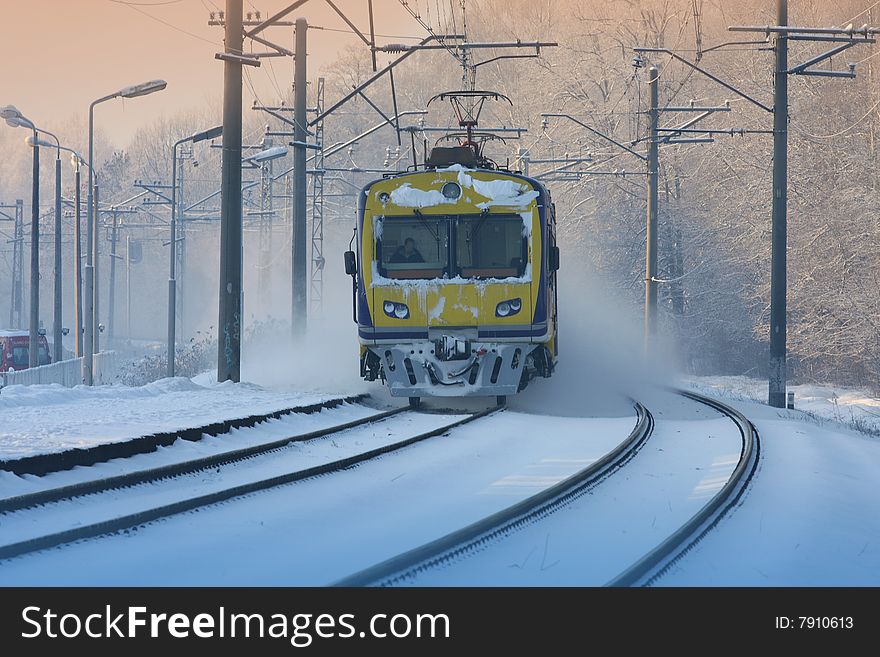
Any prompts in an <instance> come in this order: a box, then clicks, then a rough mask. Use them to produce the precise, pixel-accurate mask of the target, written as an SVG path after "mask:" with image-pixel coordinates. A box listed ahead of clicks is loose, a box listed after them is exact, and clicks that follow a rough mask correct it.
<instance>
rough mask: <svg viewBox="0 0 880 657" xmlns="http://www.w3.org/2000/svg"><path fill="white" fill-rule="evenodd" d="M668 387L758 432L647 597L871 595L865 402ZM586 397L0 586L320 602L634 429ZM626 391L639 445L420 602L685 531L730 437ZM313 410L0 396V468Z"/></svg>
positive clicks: (556, 399)
mask: <svg viewBox="0 0 880 657" xmlns="http://www.w3.org/2000/svg"><path fill="white" fill-rule="evenodd" d="M199 381H201V383H200V382H199ZM685 385H686V386H688V387H691V388H693V389H695V390H698V391H700V392H703V393H707V394H710V395H712V396H717V397H721V398H723V399H726V400H728V401H730V402H731V403H732V405H734V406H736V407H738V408H740V409H741V410H742V411H743V412H744V413H745V415H746V416H747V417H749V418H750V419H751V420H752V421H753V422H754V423H755V425H756V426H757V428H758V431H759V432H760V435H761V441H762V454H761V461H760V465H759V470H758V472H757V474H756V476H755V479H754V480H753V482H752V485H751V486H750V488H749V490H748V492H747V494H746V496H745V498H744V499H743V501H742V504H741V505H740V506H738V507H737V508H736V509H734V510H733V511H732V512H731V513H730V514H729V515H728V516H727V517H726V518H725V519H724V520H722V521H721V522H720V523H719V525H718V526H717V527H716V528H715V529H713V530H712V531H711V532H710V533H709V534H708V535H707V536H706V537H705V539H704V540H703V541H702V542H701V543H700V544H699V545H698V546H697V547H696V549H694V550H692V551H691V552H690V553H689V554H688V555H687V556H686V557H685V558H683V559H682V560H681V561H679V562H678V563H677V564H676V566H675V567H674V568H673V569H672V570H671V571H670V572H669V573H668V574H667V575H666V576H665V577H663V578H662V579H661V580H660V582H659V585H670V586H678V585H759V586H760V585H874V586H876V585H880V495H878V494H877V491H878V487H877V482H878V481H880V438H877V437H875V436H872V435H869V434H868V433H861V432H858V431H856V430H855V428H854V427H861V428H864V429H867V430H869V431H870V430H880V422H878V420H880V417H878V415H880V401H878V400H877V399H875V398H872V397H871V396H870V395H867V394H864V393H861V392H858V391H849V390H842V389H838V388H831V387H821V386H797V387H795V388H794V391H795V393H796V401H795V403H796V406H797V409H798V410H784V409H771V408H768V407H767V406H766V405H764V404H763V403H757V402H756V401H753V400H761V401H763V399H764V395H765V392H766V383H765V382H763V381H756V380H753V379H745V378H741V377H712V378H700V379H693V378H692V379H689V380H688V381H687V382H686V384H685ZM381 390H382V389H381V388H377V389H376V393H377V398H378V399H380V400H381V399H383V397H382V392H381ZM594 392H595V391H594ZM606 392H607V396H608V399H605V395H603V394H591V395H586V394H585V392H584V390H583V389H582V388H578V387H576V386H573V385H565V386H562V387H560V386H558V385H555V386H554V385H553V381H551V382H550V385H547V386H544V387H543V388H542V387H535V389H534V390H532V389H530V390H528V391H526V392H525V393H523V394H522V395H520V396H518V397H516V398H514V399H512V400H511V408H510V409H509V410H507V411H505V412H504V413H502V414H500V415H498V416H495V417H493V418H487V419H485V420H480V421H477V422H475V423H472V424H469V425H467V426H464V427H461V428H459V429H456V430H454V431H453V432H452V433H451V435H449V436H448V437H443V438H438V439H432V440H430V441H427V442H425V443H420V444H418V445H415V446H412V447H410V448H407V449H405V450H403V451H401V452H395V453H393V454H389V455H386V456H385V457H382V458H380V459H377V460H375V461H371V462H368V463H365V464H363V465H361V466H360V467H357V468H354V469H351V470H348V471H345V472H340V473H336V474H333V475H329V476H325V477H318V478H315V479H312V480H308V481H303V482H299V483H297V484H292V485H287V486H283V487H279V488H277V489H273V490H270V491H266V492H264V493H259V494H253V495H248V496H245V497H242V498H237V499H234V500H230V501H228V502H225V503H222V504H218V505H214V506H212V507H209V508H207V509H202V510H200V511H199V512H198V513H185V514H181V515H178V516H174V517H171V518H167V519H165V520H162V521H159V522H155V523H149V524H148V525H146V526H143V527H141V528H139V529H138V530H137V531H134V532H131V533H129V534H126V535H116V536H111V537H105V538H101V539H96V540H89V541H82V542H79V543H76V544H72V545H67V546H64V547H61V548H58V549H53V550H48V551H44V552H40V553H36V554H32V555H28V556H25V557H22V558H17V559H13V560H9V561H5V562H2V563H0V584H12V583H27V584H35V583H40V584H73V583H79V584H114V585H124V584H154V583H155V584H169V585H173V584H327V583H331V582H333V581H335V580H336V579H338V578H341V577H344V576H346V575H349V574H351V573H353V572H355V571H357V570H360V569H362V568H365V567H368V566H370V565H372V564H374V563H376V562H378V561H381V560H382V559H385V558H388V557H390V556H393V555H394V554H396V553H399V552H401V551H404V550H407V549H411V548H413V547H416V546H418V545H421V544H423V543H425V542H427V541H430V540H433V539H435V538H437V537H439V536H441V535H443V534H445V533H448V532H449V531H453V530H455V529H459V528H461V527H462V526H463V525H465V524H467V523H469V522H473V521H475V520H478V519H480V518H482V517H484V516H485V515H487V514H489V513H492V512H493V511H496V510H498V509H500V508H502V507H504V506H508V505H509V504H511V503H513V502H515V501H517V500H519V499H523V498H524V497H525V496H527V495H529V494H531V493H533V492H535V491H536V490H539V489H540V488H542V487H544V486H547V485H550V484H552V483H553V482H554V481H558V480H559V479H560V478H562V477H565V476H567V475H568V474H570V473H571V472H573V471H574V469H578V468H581V467H584V465H585V464H587V463H589V462H590V461H592V460H594V459H596V458H598V457H599V456H601V455H602V454H603V453H605V452H606V451H607V450H608V449H610V448H611V447H612V446H613V445H615V444H617V443H618V442H619V441H620V440H622V439H623V437H624V436H625V435H626V433H627V432H628V431H629V429H631V427H632V415H631V410H629V412H627V406H628V404H627V403H626V402H625V401H623V400H622V399H620V398H617V399H611V398H612V397H614V395H612V394H611V393H610V391H606ZM634 394H635V395H636V396H637V397H638V398H639V400H640V401H642V402H643V403H645V405H646V406H647V407H648V408H649V409H650V410H651V411H652V412H653V414H654V416H655V418H656V420H657V428H656V435H654V436H653V437H652V438H651V440H650V441H649V442H648V443H647V444H646V446H645V447H644V448H643V449H642V451H641V452H640V453H639V454H638V455H636V456H635V458H633V459H632V461H630V462H629V463H628V464H627V465H626V466H624V468H623V469H621V470H620V471H618V472H616V473H615V474H613V475H612V476H611V477H609V478H608V479H606V480H605V481H603V482H602V483H600V484H599V485H598V486H597V487H596V488H595V489H594V490H593V491H592V492H591V493H590V494H588V495H585V496H583V497H581V498H579V499H578V500H576V501H575V502H574V503H572V504H570V505H568V506H567V507H565V508H563V509H562V510H560V511H558V512H556V513H554V514H552V515H550V516H547V517H546V518H544V519H542V520H540V521H538V522H535V523H532V524H531V525H529V526H527V527H526V528H524V529H523V530H522V531H518V532H515V533H513V534H511V535H509V536H508V537H507V538H505V539H504V540H503V541H499V542H497V543H495V544H491V545H488V546H487V547H486V548H485V549H482V550H480V551H479V552H476V553H474V555H473V556H472V557H469V558H465V559H460V560H459V561H457V562H456V563H454V564H452V565H450V566H448V567H445V568H443V569H439V570H436V571H431V572H428V573H426V574H425V577H424V578H423V579H422V580H420V581H419V582H418V583H419V584H439V585H447V584H465V585H470V584H502V585H519V584H525V585H533V584H554V585H557V584H562V585H570V584H585V583H589V584H601V583H604V582H605V581H607V580H608V579H609V578H610V577H612V576H614V575H616V574H618V572H619V571H620V570H622V569H623V568H624V567H625V566H627V565H628V563H627V562H631V561H632V560H633V559H635V558H637V557H638V556H639V554H640V553H643V552H644V551H646V550H648V549H650V548H651V547H652V545H655V544H656V543H657V542H659V541H660V540H662V538H664V537H665V535H666V534H668V532H669V531H671V530H672V529H674V527H675V525H676V523H680V522H682V521H683V520H684V519H685V517H687V516H688V515H689V514H691V513H693V512H694V510H695V509H696V508H697V507H698V506H699V504H701V503H702V502H703V501H704V500H705V499H707V498H708V496H709V495H711V493H712V492H714V491H715V490H717V489H718V487H719V486H720V485H721V484H722V483H723V481H724V478H725V477H726V476H727V474H728V473H729V471H730V469H731V468H732V464H733V461H734V459H735V455H736V453H738V447H737V445H738V443H737V438H738V436H737V435H736V433H735V430H734V429H733V425H731V424H729V423H727V422H726V421H725V420H723V419H721V418H720V417H719V416H718V415H717V414H715V413H714V412H712V411H710V410H708V409H705V407H702V410H699V409H701V407H700V406H699V405H697V404H694V403H693V402H687V401H685V400H683V399H682V398H681V397H677V396H675V395H672V394H671V393H669V392H666V391H663V390H659V391H655V392H651V391H649V390H646V389H644V388H643V389H640V391H639V392H638V393H634ZM332 396H336V395H332V394H331V393H329V392H328V393H314V392H297V391H291V390H288V389H284V388H262V387H259V386H256V385H252V384H223V385H216V384H207V383H205V382H204V381H203V380H199V379H197V380H196V381H191V380H188V379H168V380H164V381H160V382H157V383H155V384H151V385H149V386H145V387H143V388H125V387H121V386H112V387H103V388H94V389H86V388H75V389H64V388H60V387H56V386H32V387H29V388H22V387H18V388H14V387H10V388H7V389H4V390H3V392H2V394H0V417H2V420H0V456H4V457H6V458H9V457H10V456H13V455H18V456H21V455H29V454H33V453H38V452H40V451H46V450H50V449H63V448H67V447H71V446H83V445H91V444H95V442H96V441H98V442H100V441H106V440H124V439H126V438H127V437H131V436H139V435H141V434H143V433H145V432H147V431H159V430H171V429H174V428H182V427H188V426H192V425H195V424H203V423H205V422H212V421H217V420H219V419H222V418H231V417H240V416H242V415H250V414H253V413H261V412H267V411H271V410H276V409H277V408H281V407H288V406H296V405H301V404H309V403H315V402H318V401H321V400H323V399H326V398H328V397H332ZM385 401H387V400H385ZM382 403H384V402H382ZM470 410H475V409H470ZM805 410H806V411H808V412H809V414H807V413H804V411H805ZM372 412H373V410H372V409H370V408H369V407H366V406H359V405H345V406H342V407H340V408H338V409H333V410H332V411H326V412H322V413H318V414H315V415H310V416H290V417H288V418H284V419H282V420H278V421H274V422H268V423H265V424H263V425H260V426H258V427H254V428H252V429H242V430H235V431H233V432H231V433H230V434H229V435H226V436H223V437H220V438H216V439H206V440H204V441H200V442H199V443H186V444H180V443H179V444H175V445H173V446H171V447H168V448H163V449H161V450H159V451H158V452H156V453H154V454H144V455H139V456H136V457H133V458H131V459H119V460H116V461H112V462H110V463H107V464H100V465H98V466H93V467H91V468H76V469H74V470H71V471H69V472H65V473H57V474H54V475H50V476H48V477H44V478H33V477H30V478H18V477H14V476H13V475H9V474H8V473H7V474H4V475H3V476H2V477H0V494H4V495H12V494H17V493H20V492H26V491H29V490H35V489H37V488H40V487H46V486H54V485H61V484H65V483H71V482H73V481H83V480H86V479H91V478H95V477H99V476H106V475H109V474H118V473H120V472H124V471H130V470H132V469H140V468H144V467H150V466H154V465H159V464H162V463H169V462H172V461H175V460H182V459H186V458H192V457H197V456H202V455H204V454H208V453H216V452H218V451H224V450H227V449H231V448H237V447H240V446H244V445H249V444H256V443H258V442H261V441H265V440H271V439H274V438H277V437H280V436H282V435H290V434H294V433H301V432H304V431H311V430H314V429H316V428H322V427H328V426H331V425H334V424H339V423H342V422H346V421H350V420H352V419H355V418H358V417H364V416H366V415H368V414H370V413H372ZM585 415H589V416H591V417H582V416H585ZM444 419H446V418H443V417H442V416H439V415H433V416H432V415H425V416H422V417H420V418H419V424H418V426H416V425H408V424H407V422H406V421H395V422H387V423H379V424H377V425H370V426H369V427H368V428H363V429H362V430H356V431H354V432H353V433H350V434H348V435H347V436H346V435H345V434H343V435H337V436H332V437H329V438H327V439H321V440H319V441H317V442H316V443H314V444H309V445H308V446H299V447H296V448H293V449H290V450H286V451H287V452H288V453H287V454H286V455H285V456H284V459H283V460H282V459H279V458H276V457H275V456H273V457H271V458H264V459H262V460H260V459H257V460H255V461H254V462H252V463H250V464H249V465H248V468H245V469H241V470H239V469H235V468H230V469H229V470H226V469H221V470H220V471H219V472H217V473H210V474H209V475H204V476H202V475H199V476H194V477H188V478H183V479H180V480H179V481H177V482H176V483H174V484H170V482H166V484H169V485H167V486H166V484H149V485H147V486H143V487H139V488H137V489H132V490H129V491H120V492H119V493H118V494H116V493H114V494H111V495H109V496H107V497H106V499H104V500H103V501H102V502H101V503H100V504H99V503H98V497H94V496H88V497H85V498H81V499H79V500H77V501H75V502H71V503H68V504H67V505H65V506H64V508H63V509H62V508H61V507H60V506H59V507H58V509H57V513H56V512H52V511H51V510H50V512H49V515H43V516H40V515H39V514H37V513H35V514H34V516H33V520H35V521H36V520H37V519H38V518H44V519H45V518H49V519H50V520H51V523H50V524H52V527H54V528H60V527H62V526H73V525H75V524H76V523H78V522H90V521H92V520H93V519H94V518H95V517H102V516H101V515H100V514H104V515H109V514H110V513H116V512H126V511H134V510H136V509H137V508H142V507H143V506H144V505H147V506H149V505H150V504H153V503H162V502H164V501H167V500H168V499H171V498H175V496H179V495H186V494H189V493H195V492H196V489H198V492H203V491H205V492H206V491H207V490H214V489H215V488H216V487H218V486H220V487H222V486H225V485H227V484H229V485H232V484H234V483H238V482H239V478H240V477H246V476H250V475H251V474H254V475H262V474H271V473H272V472H274V469H275V468H278V467H283V468H286V469H291V468H297V467H303V466H304V465H310V464H313V463H314V462H316V460H327V459H330V458H336V457H338V456H341V455H344V454H348V453H350V451H351V450H355V451H357V450H360V449H366V448H368V447H369V446H370V445H377V444H384V443H387V442H390V441H392V440H393V439H395V438H400V437H402V434H404V433H408V432H413V431H415V430H418V429H419V428H423V427H428V426H433V425H434V424H436V423H438V422H442V421H443V420H444ZM264 468H265V469H266V470H265V472H263V470H262V469H264ZM139 491H140V492H139ZM169 496H170V497H169ZM93 502H94V508H93V507H92V503H93ZM52 513H55V515H54V516H52ZM96 514H97V515H96ZM6 520H8V521H9V522H6V521H4V524H3V526H2V527H0V534H2V533H3V530H4V528H5V529H6V530H8V532H9V533H8V534H7V535H6V536H5V537H4V538H3V540H2V541H0V542H8V541H12V540H15V538H16V537H19V538H20V537H22V536H25V535H29V534H26V533H21V532H25V530H26V529H27V523H28V516H27V512H26V511H25V512H22V515H20V516H18V515H16V516H15V517H7V519H6ZM13 521H14V522H13ZM58 523H61V524H58ZM35 527H36V526H35ZM28 531H30V530H28ZM34 531H36V528H35V529H34ZM74 565H75V567H73V566H74Z"/></svg>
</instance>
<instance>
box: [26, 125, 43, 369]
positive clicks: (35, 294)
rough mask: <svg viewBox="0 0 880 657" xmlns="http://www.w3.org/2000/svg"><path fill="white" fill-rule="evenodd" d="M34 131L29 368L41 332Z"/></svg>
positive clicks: (37, 160)
mask: <svg viewBox="0 0 880 657" xmlns="http://www.w3.org/2000/svg"><path fill="white" fill-rule="evenodd" d="M36 142H37V131H36V130H34V171H33V190H32V196H31V307H30V322H29V329H30V330H29V332H28V335H29V337H28V367H36V366H37V365H38V364H39V362H40V359H39V337H38V336H39V330H40V148H39V146H37V143H36Z"/></svg>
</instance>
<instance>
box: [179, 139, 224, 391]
mask: <svg viewBox="0 0 880 657" xmlns="http://www.w3.org/2000/svg"><path fill="white" fill-rule="evenodd" d="M222 134H223V126H222V125H220V126H216V127H214V128H211V129H209V130H203V131H202V132H197V133H195V134H194V135H190V136H189V137H184V138H183V139H179V140H177V141H176V142H174V146H172V148H171V243H170V247H171V256H170V265H169V269H168V366H167V371H168V376H169V377H171V376H174V351H175V343H176V336H175V333H176V330H177V327H176V323H175V322H176V312H177V147H178V146H180V145H181V144H184V143H186V142H192V143H193V144H196V143H198V142H200V141H205V140H208V139H216V138H217V137H219V136H220V135H222ZM182 191H183V190H181V192H182Z"/></svg>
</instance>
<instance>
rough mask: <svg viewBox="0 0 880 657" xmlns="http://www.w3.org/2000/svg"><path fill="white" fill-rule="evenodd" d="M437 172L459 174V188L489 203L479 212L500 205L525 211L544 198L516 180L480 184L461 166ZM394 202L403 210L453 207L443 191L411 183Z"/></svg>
mask: <svg viewBox="0 0 880 657" xmlns="http://www.w3.org/2000/svg"><path fill="white" fill-rule="evenodd" d="M437 171H453V172H457V173H458V184H459V185H461V187H462V188H465V189H472V190H474V192H476V193H477V194H478V195H480V196H482V197H484V198H486V199H488V200H487V201H483V202H482V203H477V207H478V208H483V209H485V208H489V207H492V206H497V205H502V206H513V207H520V208H523V207H526V206H527V205H528V204H529V203H531V202H532V201H534V200H535V199H536V198H537V197H538V196H539V194H540V192H538V191H536V190H529V185H526V184H523V183H519V182H517V181H515V180H509V179H504V178H502V179H498V180H479V179H477V178H474V177H473V176H472V175H470V173H469V172H472V171H474V170H473V169H467V168H466V167H463V166H462V165H460V164H453V165H452V166H450V167H448V168H446V169H437ZM527 190H528V191H527ZM391 202H392V203H394V204H395V205H400V206H403V207H412V208H429V207H432V206H435V205H442V204H444V203H449V199H447V198H446V197H445V196H443V194H442V193H441V192H440V190H436V189H431V190H423V189H417V188H415V187H413V186H412V185H411V184H410V183H404V184H403V185H401V186H400V187H398V188H396V189H394V190H393V191H392V192H391Z"/></svg>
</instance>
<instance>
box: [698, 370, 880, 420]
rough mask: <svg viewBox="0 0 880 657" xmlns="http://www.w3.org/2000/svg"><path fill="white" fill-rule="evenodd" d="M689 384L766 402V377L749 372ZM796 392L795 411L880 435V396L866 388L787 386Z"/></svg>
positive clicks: (728, 394) (703, 378)
mask: <svg viewBox="0 0 880 657" xmlns="http://www.w3.org/2000/svg"><path fill="white" fill-rule="evenodd" d="M686 383H687V385H689V386H690V387H692V388H695V389H697V390H699V391H701V392H706V393H708V394H714V395H721V396H724V397H728V398H732V399H748V400H752V401H759V402H762V403H763V402H765V401H766V397H767V381H766V380H763V379H753V378H750V377H746V376H704V377H689V378H688V379H686ZM788 390H789V392H793V393H794V405H795V411H806V412H808V413H810V414H812V415H814V416H816V417H818V418H821V419H825V420H830V421H832V422H838V423H841V424H844V425H846V426H848V427H850V428H857V429H859V430H862V431H865V432H867V433H871V434H875V435H880V399H878V398H877V397H875V396H873V395H871V394H870V393H868V392H865V391H864V390H857V389H851V388H843V387H838V386H828V385H817V384H803V385H797V386H788Z"/></svg>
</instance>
